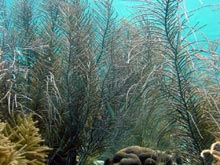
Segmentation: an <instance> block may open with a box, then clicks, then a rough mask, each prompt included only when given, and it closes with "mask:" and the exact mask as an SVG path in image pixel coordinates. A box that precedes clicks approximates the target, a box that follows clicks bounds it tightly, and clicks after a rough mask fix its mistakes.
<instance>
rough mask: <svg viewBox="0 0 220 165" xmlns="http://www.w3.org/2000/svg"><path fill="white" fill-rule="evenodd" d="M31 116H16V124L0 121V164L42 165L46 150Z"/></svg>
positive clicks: (44, 160)
mask: <svg viewBox="0 0 220 165" xmlns="http://www.w3.org/2000/svg"><path fill="white" fill-rule="evenodd" d="M35 124H36V122H34V121H33V119H32V117H31V116H25V117H24V118H22V117H21V116H18V117H17V120H16V125H15V126H12V125H11V124H8V123H0V164H2V165H20V164H22V165H27V164H28V165H43V164H45V162H46V157H47V152H48V151H49V150H50V149H49V148H48V147H47V146H43V145H42V142H43V139H42V138H41V136H40V134H39V129H38V128H36V127H35Z"/></svg>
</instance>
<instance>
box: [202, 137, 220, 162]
mask: <svg viewBox="0 0 220 165" xmlns="http://www.w3.org/2000/svg"><path fill="white" fill-rule="evenodd" d="M207 153H208V154H211V155H212V156H213V158H214V161H215V162H216V163H217V164H220V141H217V142H215V143H213V144H212V145H211V147H210V149H206V150H203V151H202V152H201V154H200V156H201V157H202V158H203V159H205V155H206V154H207Z"/></svg>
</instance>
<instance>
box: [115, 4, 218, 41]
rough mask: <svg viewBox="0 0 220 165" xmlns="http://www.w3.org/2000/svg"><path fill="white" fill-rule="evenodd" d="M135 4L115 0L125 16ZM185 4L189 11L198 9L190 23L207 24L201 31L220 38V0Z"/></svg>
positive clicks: (116, 6)
mask: <svg viewBox="0 0 220 165" xmlns="http://www.w3.org/2000/svg"><path fill="white" fill-rule="evenodd" d="M134 5H135V3H133V2H128V1H127V2H126V1H125V0H115V1H114V6H115V8H116V11H117V12H118V13H119V16H123V17H127V16H129V11H130V9H129V8H130V7H131V6H134ZM184 6H185V9H186V11H187V12H190V11H192V10H196V9H198V10H197V11H195V12H194V14H193V16H192V17H190V18H189V19H188V21H189V25H191V26H193V25H194V24H196V23H197V22H199V25H200V26H202V25H206V26H205V27H204V28H202V29H201V33H203V34H205V35H206V36H207V37H208V38H209V39H211V40H214V39H220V0H185V1H184ZM186 16H187V15H186Z"/></svg>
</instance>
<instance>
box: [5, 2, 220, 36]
mask: <svg viewBox="0 0 220 165" xmlns="http://www.w3.org/2000/svg"><path fill="white" fill-rule="evenodd" d="M12 1H13V0H6V2H7V3H8V4H10V3H11V2H12ZM92 1H95V0H91V2H92ZM183 2H184V6H185V10H186V11H187V12H189V11H192V10H196V9H199V10H197V11H196V12H194V15H193V16H192V17H190V18H189V20H188V21H189V25H191V26H192V25H194V24H196V23H197V22H199V25H200V26H202V25H206V27H204V28H203V29H201V33H203V34H205V35H206V36H207V37H208V38H209V39H211V40H214V39H220V0H184V1H183ZM136 3H137V2H136ZM136 3H135V2H131V1H130V0H114V2H113V4H114V7H115V10H116V12H117V13H118V16H119V17H126V18H128V17H129V16H130V12H131V7H132V6H133V7H134V6H135V4H136ZM186 16H187V15H186Z"/></svg>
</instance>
